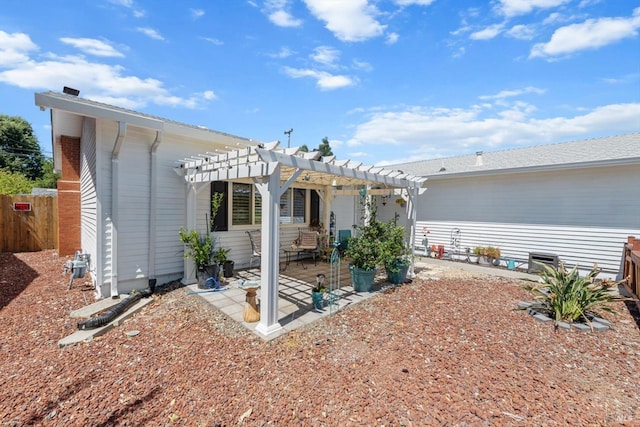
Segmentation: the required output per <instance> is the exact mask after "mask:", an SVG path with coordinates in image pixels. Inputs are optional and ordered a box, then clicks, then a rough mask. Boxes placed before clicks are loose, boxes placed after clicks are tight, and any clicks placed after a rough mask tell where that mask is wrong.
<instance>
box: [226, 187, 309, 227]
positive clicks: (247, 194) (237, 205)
mask: <svg viewBox="0 0 640 427" xmlns="http://www.w3.org/2000/svg"><path fill="white" fill-rule="evenodd" d="M232 188H233V190H232V193H233V196H232V205H233V206H232V209H231V223H232V225H259V224H260V223H261V222H262V197H261V196H260V192H259V191H257V190H256V188H255V187H254V186H253V184H241V183H233V187H232ZM307 193H308V191H307V190H305V189H302V188H289V189H287V191H285V192H284V194H283V195H282V197H280V223H281V224H303V223H304V222H305V220H306V218H307V217H308V213H307Z"/></svg>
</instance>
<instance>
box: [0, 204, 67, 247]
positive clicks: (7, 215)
mask: <svg viewBox="0 0 640 427" xmlns="http://www.w3.org/2000/svg"><path fill="white" fill-rule="evenodd" d="M14 203H21V204H22V203H30V204H31V210H30V211H18V210H14ZM23 206H24V205H23ZM57 248H58V198H57V197H56V196H31V195H16V196H7V195H0V252H36V251H41V250H44V249H57Z"/></svg>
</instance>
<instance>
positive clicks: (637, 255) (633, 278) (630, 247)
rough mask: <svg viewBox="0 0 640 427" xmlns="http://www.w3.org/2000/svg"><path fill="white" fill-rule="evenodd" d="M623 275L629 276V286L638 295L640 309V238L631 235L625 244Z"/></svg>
mask: <svg viewBox="0 0 640 427" xmlns="http://www.w3.org/2000/svg"><path fill="white" fill-rule="evenodd" d="M623 277H626V278H628V281H627V286H628V287H629V290H630V291H631V293H633V295H634V296H635V297H636V304H638V309H640V301H638V300H637V298H640V239H637V238H636V237H635V236H629V237H628V238H627V243H626V244H625V246H624V273H623Z"/></svg>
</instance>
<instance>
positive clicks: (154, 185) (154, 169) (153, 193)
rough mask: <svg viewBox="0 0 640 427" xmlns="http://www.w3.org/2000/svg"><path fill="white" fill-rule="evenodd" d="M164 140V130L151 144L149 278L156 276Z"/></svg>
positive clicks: (159, 132)
mask: <svg viewBox="0 0 640 427" xmlns="http://www.w3.org/2000/svg"><path fill="white" fill-rule="evenodd" d="M161 142H162V131H157V132H156V139H155V141H153V144H151V150H150V152H149V153H150V157H151V159H150V161H151V171H150V174H149V180H150V182H149V280H152V279H155V278H156V232H157V230H156V223H157V220H156V219H157V214H156V212H157V206H156V204H157V203H158V156H157V151H158V147H159V146H160V143H161Z"/></svg>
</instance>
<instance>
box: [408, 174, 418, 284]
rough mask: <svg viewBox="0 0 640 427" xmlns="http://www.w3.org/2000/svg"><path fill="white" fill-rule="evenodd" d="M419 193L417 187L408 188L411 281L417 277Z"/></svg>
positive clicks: (409, 276) (409, 275)
mask: <svg viewBox="0 0 640 427" xmlns="http://www.w3.org/2000/svg"><path fill="white" fill-rule="evenodd" d="M418 193H419V188H417V187H408V188H407V196H408V197H407V208H406V212H407V226H408V227H409V250H410V251H411V264H410V265H409V270H408V271H407V277H408V278H409V279H413V278H414V277H416V273H415V270H414V264H415V262H414V258H415V255H414V254H413V251H414V243H415V240H416V236H415V234H416V218H417V215H418V210H417V203H418Z"/></svg>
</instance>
